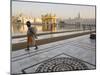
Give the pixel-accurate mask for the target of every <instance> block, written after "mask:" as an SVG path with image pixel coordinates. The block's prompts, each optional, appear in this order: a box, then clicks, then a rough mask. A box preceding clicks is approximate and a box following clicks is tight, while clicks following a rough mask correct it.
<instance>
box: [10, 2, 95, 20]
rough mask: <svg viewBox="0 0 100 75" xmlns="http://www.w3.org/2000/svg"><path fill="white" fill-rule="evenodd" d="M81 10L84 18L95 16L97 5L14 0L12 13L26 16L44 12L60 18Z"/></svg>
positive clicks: (74, 14)
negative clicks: (19, 0) (20, 0)
mask: <svg viewBox="0 0 100 75" xmlns="http://www.w3.org/2000/svg"><path fill="white" fill-rule="evenodd" d="M79 12H80V16H81V17H82V18H95V6H80V5H67V4H66V5H64V4H50V3H34V2H18V1H12V15H16V14H17V13H23V14H24V15H26V16H29V15H30V16H33V17H41V15H42V14H46V13H52V14H56V16H57V17H58V18H69V17H71V18H73V17H76V16H77V15H78V13H79Z"/></svg>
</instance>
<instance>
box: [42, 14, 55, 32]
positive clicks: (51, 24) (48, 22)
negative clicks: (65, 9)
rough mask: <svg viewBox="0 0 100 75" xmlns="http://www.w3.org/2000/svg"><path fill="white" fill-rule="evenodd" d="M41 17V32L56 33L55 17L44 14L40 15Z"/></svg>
mask: <svg viewBox="0 0 100 75" xmlns="http://www.w3.org/2000/svg"><path fill="white" fill-rule="evenodd" d="M41 17H42V24H43V27H42V30H43V31H56V15H51V14H46V15H42V16H41Z"/></svg>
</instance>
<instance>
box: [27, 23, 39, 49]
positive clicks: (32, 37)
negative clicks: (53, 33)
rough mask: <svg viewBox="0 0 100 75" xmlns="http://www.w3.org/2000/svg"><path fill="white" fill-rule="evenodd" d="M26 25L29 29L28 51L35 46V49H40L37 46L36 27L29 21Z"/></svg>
mask: <svg viewBox="0 0 100 75" xmlns="http://www.w3.org/2000/svg"><path fill="white" fill-rule="evenodd" d="M26 25H27V27H28V30H27V49H26V50H30V49H29V47H30V46H31V45H34V46H35V49H38V47H37V44H36V39H37V35H36V31H37V30H36V27H31V22H30V21H27V22H26Z"/></svg>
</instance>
